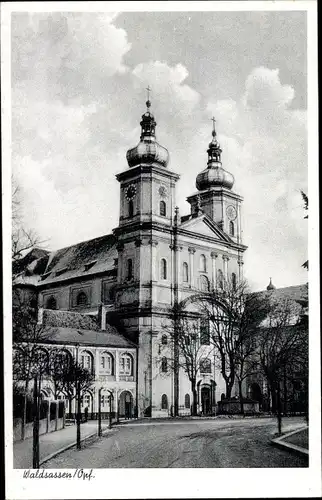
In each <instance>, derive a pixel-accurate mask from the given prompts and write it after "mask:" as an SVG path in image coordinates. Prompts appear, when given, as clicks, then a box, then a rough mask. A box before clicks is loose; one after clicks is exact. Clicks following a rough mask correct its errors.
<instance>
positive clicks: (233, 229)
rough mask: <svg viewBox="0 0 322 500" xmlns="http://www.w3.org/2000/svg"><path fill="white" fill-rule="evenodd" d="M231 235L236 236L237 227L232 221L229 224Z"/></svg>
mask: <svg viewBox="0 0 322 500" xmlns="http://www.w3.org/2000/svg"><path fill="white" fill-rule="evenodd" d="M229 234H230V236H235V225H234V223H233V221H232V220H231V221H230V222H229Z"/></svg>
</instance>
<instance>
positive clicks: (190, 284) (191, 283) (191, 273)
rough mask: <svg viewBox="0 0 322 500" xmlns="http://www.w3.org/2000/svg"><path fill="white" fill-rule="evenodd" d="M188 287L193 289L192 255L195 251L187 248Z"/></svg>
mask: <svg viewBox="0 0 322 500" xmlns="http://www.w3.org/2000/svg"><path fill="white" fill-rule="evenodd" d="M188 252H189V286H190V288H193V287H194V265H193V264H194V254H195V253H196V249H195V248H192V247H189V248H188Z"/></svg>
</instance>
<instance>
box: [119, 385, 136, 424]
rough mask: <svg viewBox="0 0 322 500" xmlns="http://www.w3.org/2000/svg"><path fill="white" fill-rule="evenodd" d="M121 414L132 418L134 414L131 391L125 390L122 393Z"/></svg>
mask: <svg viewBox="0 0 322 500" xmlns="http://www.w3.org/2000/svg"><path fill="white" fill-rule="evenodd" d="M119 416H120V417H123V418H132V416H133V397H132V394H131V393H130V392H129V391H123V392H122V394H121V395H120V401H119Z"/></svg>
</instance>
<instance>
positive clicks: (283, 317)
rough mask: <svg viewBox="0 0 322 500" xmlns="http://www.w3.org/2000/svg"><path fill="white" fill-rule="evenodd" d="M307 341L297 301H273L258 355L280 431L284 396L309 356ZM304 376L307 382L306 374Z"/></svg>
mask: <svg viewBox="0 0 322 500" xmlns="http://www.w3.org/2000/svg"><path fill="white" fill-rule="evenodd" d="M307 340H308V337H307V329H306V328H305V327H303V325H301V324H300V322H299V321H298V311H297V309H296V307H295V305H294V302H293V301H291V300H290V299H284V300H279V301H278V302H277V301H271V304H270V311H269V314H268V318H267V326H266V327H262V328H260V329H259V332H258V355H259V362H260V366H261V370H262V372H263V374H264V376H265V378H266V380H267V383H268V386H269V388H270V392H271V394H272V397H273V410H274V409H275V410H276V412H277V419H278V432H279V434H280V433H281V429H282V399H284V401H285V402H286V401H287V381H291V380H292V379H293V380H295V379H296V378H298V367H299V366H301V365H303V362H304V361H305V360H306V359H307V357H308V353H307ZM303 378H304V381H305V378H306V374H305V373H303ZM282 384H283V387H282Z"/></svg>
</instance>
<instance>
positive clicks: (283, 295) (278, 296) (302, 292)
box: [258, 284, 308, 302]
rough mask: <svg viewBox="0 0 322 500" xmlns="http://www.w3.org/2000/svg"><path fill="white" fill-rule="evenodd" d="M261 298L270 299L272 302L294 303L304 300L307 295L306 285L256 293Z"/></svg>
mask: <svg viewBox="0 0 322 500" xmlns="http://www.w3.org/2000/svg"><path fill="white" fill-rule="evenodd" d="M258 293H259V294H261V295H263V296H267V297H270V298H272V300H274V301H279V300H284V299H290V300H294V302H296V301H298V300H301V299H303V298H305V297H306V296H307V294H308V286H307V284H306V285H294V286H287V287H284V288H275V289H274V290H263V291H261V292H258Z"/></svg>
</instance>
